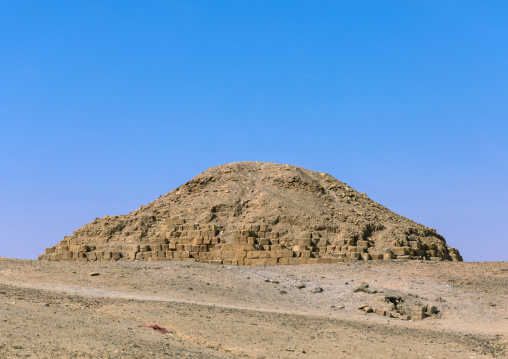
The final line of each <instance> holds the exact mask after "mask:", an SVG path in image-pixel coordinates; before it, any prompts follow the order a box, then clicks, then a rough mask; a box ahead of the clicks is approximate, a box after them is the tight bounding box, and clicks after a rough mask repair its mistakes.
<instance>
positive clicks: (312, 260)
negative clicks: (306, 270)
mask: <svg viewBox="0 0 508 359" xmlns="http://www.w3.org/2000/svg"><path fill="white" fill-rule="evenodd" d="M317 263H318V259H317V258H307V260H306V264H317Z"/></svg>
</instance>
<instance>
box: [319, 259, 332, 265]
mask: <svg viewBox="0 0 508 359" xmlns="http://www.w3.org/2000/svg"><path fill="white" fill-rule="evenodd" d="M331 262H332V261H331V260H330V258H317V263H318V264H327V263H331Z"/></svg>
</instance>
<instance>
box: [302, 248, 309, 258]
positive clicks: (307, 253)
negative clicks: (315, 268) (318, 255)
mask: <svg viewBox="0 0 508 359" xmlns="http://www.w3.org/2000/svg"><path fill="white" fill-rule="evenodd" d="M310 256H311V253H310V250H306V251H302V253H301V256H300V257H302V258H310Z"/></svg>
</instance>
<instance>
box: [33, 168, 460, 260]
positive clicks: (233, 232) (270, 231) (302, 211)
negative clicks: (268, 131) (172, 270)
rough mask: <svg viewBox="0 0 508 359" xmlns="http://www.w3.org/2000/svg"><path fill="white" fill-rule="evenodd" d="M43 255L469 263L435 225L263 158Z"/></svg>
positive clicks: (100, 222) (206, 175)
mask: <svg viewBox="0 0 508 359" xmlns="http://www.w3.org/2000/svg"><path fill="white" fill-rule="evenodd" d="M39 259H40V260H52V261H55V260H66V261H78V262H80V261H83V262H84V261H111V260H113V261H117V260H121V261H122V260H123V261H133V260H152V261H153V260H157V261H193V262H204V263H213V264H227V265H260V266H265V265H285V264H286V265H287V264H312V263H336V262H342V261H352V260H390V259H427V260H453V261H462V257H461V256H460V254H459V251H458V250H457V249H454V248H451V247H449V246H448V245H447V244H446V241H445V239H444V238H443V237H442V236H441V235H439V234H437V233H436V231H435V230H434V229H431V228H428V227H425V226H423V225H421V224H418V223H415V222H414V221H412V220H411V219H408V218H405V217H402V216H400V215H398V214H396V213H393V212H391V211H390V210H388V209H387V208H385V207H384V206H382V205H380V204H378V203H376V202H374V201H373V200H371V199H370V198H368V197H367V196H366V194H365V193H359V192H357V191H355V190H354V189H353V188H351V187H349V186H348V185H346V184H345V183H343V182H340V181H338V180H336V179H335V178H333V177H332V176H330V175H328V174H325V173H319V172H313V171H309V170H305V169H303V168H300V167H295V166H291V165H280V164H275V163H262V162H238V163H231V164H226V165H222V166H217V167H213V168H210V169H208V170H207V171H205V172H203V173H201V174H200V175H198V176H196V177H195V178H194V179H192V180H191V181H189V182H187V183H185V184H184V185H182V186H180V187H178V188H177V189H175V190H173V191H171V192H169V193H167V194H165V195H163V196H161V197H159V198H158V199H156V200H155V201H153V202H152V203H150V204H148V205H146V206H141V207H140V208H139V209H137V210H135V211H134V212H131V213H129V214H127V215H122V216H106V217H104V218H97V219H95V220H94V221H92V222H91V223H88V224H86V225H85V226H83V227H81V228H79V229H77V230H75V231H74V233H73V234H72V235H71V236H66V237H64V239H63V240H62V241H61V242H59V243H58V244H57V245H55V246H54V247H51V248H47V249H46V253H45V254H41V255H40V256H39Z"/></svg>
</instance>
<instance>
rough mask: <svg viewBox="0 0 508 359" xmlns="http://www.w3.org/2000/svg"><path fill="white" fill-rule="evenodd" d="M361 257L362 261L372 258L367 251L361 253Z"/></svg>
mask: <svg viewBox="0 0 508 359" xmlns="http://www.w3.org/2000/svg"><path fill="white" fill-rule="evenodd" d="M362 259H363V260H364V261H370V260H371V259H372V258H371V256H370V254H369V253H362Z"/></svg>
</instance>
